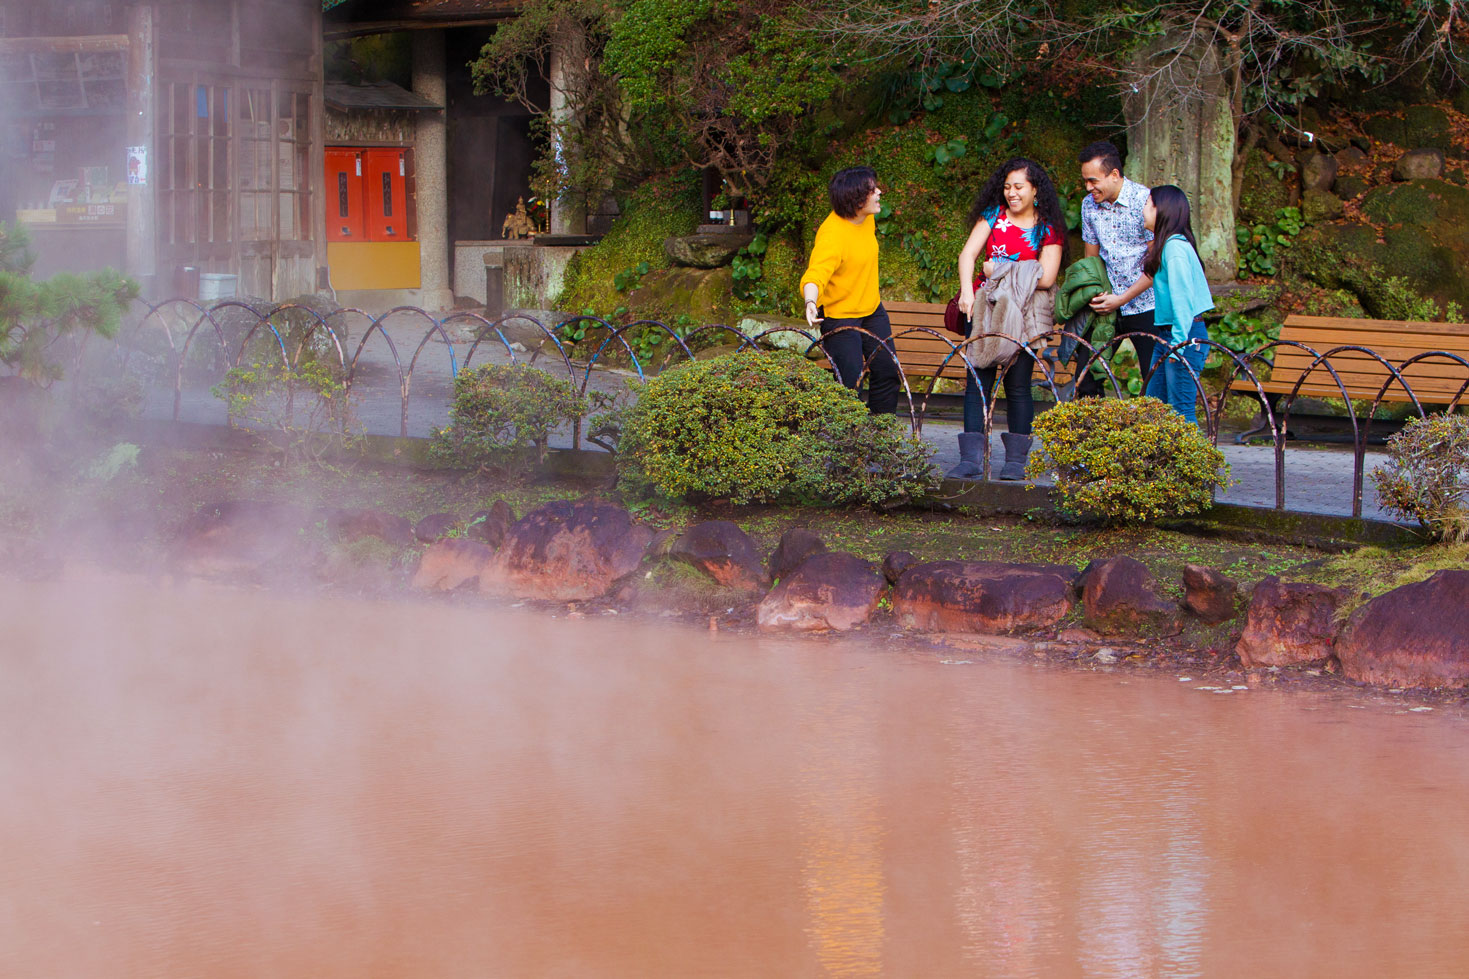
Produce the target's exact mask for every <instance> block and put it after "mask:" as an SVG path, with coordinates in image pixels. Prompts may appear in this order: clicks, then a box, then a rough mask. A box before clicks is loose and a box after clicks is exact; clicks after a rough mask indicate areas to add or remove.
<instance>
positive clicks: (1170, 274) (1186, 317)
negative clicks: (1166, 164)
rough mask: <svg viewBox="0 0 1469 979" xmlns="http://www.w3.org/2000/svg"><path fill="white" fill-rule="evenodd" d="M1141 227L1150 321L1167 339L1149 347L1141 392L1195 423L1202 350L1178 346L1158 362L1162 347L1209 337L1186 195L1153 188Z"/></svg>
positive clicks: (1209, 302)
mask: <svg viewBox="0 0 1469 979" xmlns="http://www.w3.org/2000/svg"><path fill="white" fill-rule="evenodd" d="M1143 225H1144V226H1145V227H1146V228H1147V229H1148V230H1149V231H1151V232H1152V233H1153V241H1152V243H1151V244H1150V245H1148V252H1147V254H1146V255H1145V256H1144V257H1143V272H1144V273H1146V274H1148V275H1150V276H1152V277H1153V294H1154V297H1155V298H1156V300H1157V308H1156V311H1155V312H1154V314H1153V322H1154V324H1156V326H1157V327H1158V329H1159V331H1160V332H1163V334H1164V337H1165V338H1166V341H1167V342H1166V343H1160V344H1158V345H1157V347H1155V348H1154V354H1153V365H1152V366H1153V376H1152V379H1151V380H1150V381H1148V390H1147V394H1148V396H1149V397H1153V398H1157V399H1158V400H1159V401H1166V402H1168V403H1169V404H1171V405H1172V406H1173V407H1174V408H1175V409H1176V410H1177V411H1178V413H1179V414H1180V415H1182V416H1183V417H1185V418H1187V419H1188V420H1189V421H1191V422H1194V423H1197V422H1198V413H1197V409H1196V403H1197V400H1198V396H1199V386H1198V382H1197V381H1196V380H1195V378H1196V377H1197V376H1198V374H1199V372H1200V371H1202V370H1203V369H1204V359H1205V357H1206V356H1207V354H1208V348H1207V347H1205V346H1203V345H1198V346H1189V347H1180V348H1179V349H1177V350H1175V351H1174V352H1173V354H1172V355H1171V356H1170V357H1169V358H1168V359H1167V360H1166V361H1164V360H1163V351H1164V349H1165V347H1166V346H1167V345H1170V344H1172V345H1176V344H1181V343H1185V342H1187V341H1189V340H1207V339H1208V338H1209V331H1208V330H1207V329H1206V328H1205V327H1204V319H1203V316H1202V315H1201V314H1203V313H1204V312H1205V311H1207V310H1210V309H1213V308H1214V297H1213V296H1212V295H1211V294H1210V292H1209V280H1208V279H1206V278H1205V277H1204V263H1203V262H1201V261H1200V260H1199V249H1198V245H1197V243H1196V242H1195V241H1194V229H1193V223H1192V222H1191V221H1190V220H1189V207H1188V195H1187V194H1185V193H1184V192H1183V191H1182V190H1180V189H1179V188H1177V187H1174V186H1173V185H1172V184H1165V185H1163V186H1162V187H1154V188H1153V191H1152V195H1151V196H1150V197H1149V198H1148V202H1147V204H1145V205H1143ZM1190 368H1192V370H1190Z"/></svg>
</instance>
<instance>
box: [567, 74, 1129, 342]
mask: <svg viewBox="0 0 1469 979" xmlns="http://www.w3.org/2000/svg"><path fill="white" fill-rule="evenodd" d="M984 81H990V82H993V79H989V78H984V77H983V76H981V77H980V78H976V77H975V73H974V71H973V69H972V68H968V67H966V66H955V65H941V66H939V69H938V71H937V72H934V73H930V74H927V75H920V74H916V73H915V74H913V75H911V76H910V75H905V76H902V77H899V78H895V79H890V80H887V81H885V82H881V83H874V84H871V85H868V86H866V87H864V88H863V89H862V91H861V92H857V93H849V96H848V103H849V104H848V105H846V106H845V107H844V108H843V109H842V111H841V114H840V116H836V115H834V116H833V118H832V119H831V120H829V123H828V128H830V129H831V130H832V132H831V133H830V134H829V135H828V137H826V138H822V139H821V140H819V141H815V142H813V144H812V145H811V146H810V147H809V148H807V149H805V150H804V151H803V152H792V153H791V154H790V155H789V156H787V157H786V158H784V159H783V160H781V161H778V162H777V164H776V165H775V167H774V168H773V172H772V175H771V179H770V180H769V183H768V184H767V186H766V187H765V188H764V189H763V190H760V191H755V192H752V193H751V194H750V198H749V200H750V206H751V211H752V220H753V222H754V224H755V227H756V230H757V231H758V232H759V234H758V235H757V237H756V240H755V242H754V243H753V244H752V246H751V247H750V248H747V249H746V250H745V251H744V252H743V253H742V254H741V255H740V256H738V257H737V258H736V259H735V261H734V265H733V269H731V268H724V269H716V270H712V271H711V272H709V273H704V274H688V273H696V272H697V271H698V270H677V269H674V268H673V267H672V263H671V262H670V261H669V259H668V257H667V256H666V254H665V253H664V248H663V242H664V240H665V239H666V238H668V237H671V236H677V235H686V234H690V233H692V232H693V231H694V229H695V226H696V225H697V224H699V223H700V217H701V215H700V211H699V207H700V199H699V194H698V185H697V182H696V179H695V175H693V174H690V172H689V171H688V170H687V168H683V169H682V170H680V169H679V168H677V167H674V168H670V169H669V170H668V171H666V172H665V173H662V174H659V175H656V176H654V177H652V178H650V179H648V180H647V181H645V182H643V183H641V184H639V185H637V186H636V187H635V188H633V189H632V190H631V191H629V192H627V193H626V194H624V195H623V196H622V197H621V198H620V204H621V207H622V216H621V217H620V218H619V219H618V220H617V222H616V223H615V224H614V225H613V227H612V230H611V231H610V232H609V233H608V234H607V235H606V237H604V238H603V239H602V240H601V241H600V242H599V243H598V244H597V245H595V246H593V247H592V248H590V249H588V250H587V251H585V252H583V253H582V254H580V255H578V256H577V257H576V258H575V259H574V260H573V263H572V266H571V268H570V269H569V270H568V273H567V278H566V287H565V290H564V292H563V293H562V295H561V297H560V300H559V307H560V308H561V309H564V310H568V311H574V312H584V311H592V312H594V313H596V314H598V315H601V316H604V317H609V318H616V319H623V320H628V319H635V318H643V317H653V318H659V319H665V320H676V319H678V318H680V317H687V318H688V319H689V320H691V321H693V322H698V323H705V322H724V323H732V322H734V321H735V320H737V319H738V318H739V317H740V316H742V315H744V314H747V313H761V312H769V313H779V314H783V315H788V316H794V315H797V314H798V313H799V302H798V299H797V295H798V291H797V287H798V279H799V277H800V274H801V271H802V270H803V269H804V268H805V264H806V257H807V255H808V254H809V252H810V248H811V244H812V241H813V239H814V237H815V234H816V229H817V228H818V227H819V226H820V224H821V222H822V220H823V219H824V218H825V217H826V215H827V213H828V212H829V210H830V203H829V201H828V198H827V192H826V183H827V180H828V179H829V178H830V176H831V174H832V173H834V172H836V171H837V170H839V169H841V168H842V167H847V166H855V165H858V164H867V165H870V166H872V167H874V168H875V169H876V170H877V172H878V178H879V180H880V182H881V183H882V185H883V188H884V190H885V195H884V198H883V200H884V205H885V207H884V210H883V213H882V214H881V215H880V216H879V219H878V231H879V238H880V249H881V269H882V273H881V274H882V294H883V297H884V298H885V299H889V300H909V301H925V302H934V301H937V302H942V301H945V300H947V299H948V297H949V295H950V294H952V292H953V291H954V290H955V289H956V288H957V284H956V280H955V271H954V270H955V268H956V267H957V261H958V255H959V248H960V247H961V246H962V245H963V243H964V239H965V237H966V236H967V234H968V230H969V229H968V228H967V227H966V226H965V217H966V215H967V213H968V210H969V206H970V203H971V200H972V197H973V195H974V194H975V193H976V192H977V191H978V189H979V185H980V184H981V183H982V182H983V180H984V179H985V177H986V176H988V174H989V173H990V171H991V170H992V169H993V168H995V167H996V166H998V165H999V164H1000V163H1002V162H1004V160H1006V159H1008V158H1009V157H1011V156H1015V155H1026V156H1030V157H1032V158H1034V159H1036V160H1038V161H1039V162H1040V163H1041V164H1042V165H1043V166H1045V167H1046V168H1047V170H1048V171H1049V172H1051V173H1052V174H1053V176H1054V177H1055V178H1056V179H1057V184H1058V189H1060V190H1061V191H1062V193H1063V194H1064V195H1066V203H1067V205H1068V207H1067V210H1068V213H1069V216H1070V218H1071V223H1072V229H1071V230H1073V231H1074V230H1075V229H1076V227H1077V226H1078V225H1077V220H1078V217H1079V213H1080V202H1081V197H1080V188H1079V186H1078V182H1077V179H1076V152H1077V150H1078V149H1080V147H1081V146H1082V145H1083V144H1084V143H1085V142H1086V141H1087V140H1089V139H1091V138H1094V136H1093V131H1091V130H1088V128H1087V123H1088V121H1089V120H1088V114H1089V113H1096V114H1097V116H1098V117H1100V118H1101V119H1103V120H1115V119H1116V118H1117V117H1118V116H1117V107H1116V105H1115V103H1112V102H1111V101H1110V100H1109V98H1108V97H1107V96H1106V94H1105V93H1101V92H1096V93H1094V94H1092V95H1091V96H1090V97H1089V98H1077V97H1075V96H1076V94H1077V93H1075V92H1067V91H1064V90H1062V89H1059V88H1058V89H1056V90H1053V91H1047V92H1042V93H1039V94H1037V93H1035V92H1033V91H1029V92H1020V91H1013V92H1011V91H1004V90H1001V89H997V88H990V87H986V86H985V85H984V84H983V82H984ZM925 106H926V108H925ZM1090 121H1096V120H1095V119H1092V120H1090ZM1073 237H1074V244H1075V245H1076V246H1077V248H1076V249H1074V250H1076V251H1078V252H1079V238H1075V236H1073Z"/></svg>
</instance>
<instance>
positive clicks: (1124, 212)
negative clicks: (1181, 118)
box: [1081, 177, 1154, 316]
mask: <svg viewBox="0 0 1469 979" xmlns="http://www.w3.org/2000/svg"><path fill="white" fill-rule="evenodd" d="M1150 193H1151V191H1149V190H1148V188H1146V187H1144V186H1143V185H1142V184H1139V183H1134V182H1133V181H1131V180H1128V179H1127V178H1125V177H1124V178H1123V180H1122V190H1121V191H1119V192H1118V194H1117V199H1116V200H1115V201H1107V202H1106V203H1104V204H1098V203H1097V202H1096V201H1094V200H1093V199H1092V195H1091V194H1087V195H1086V196H1085V197H1083V198H1082V199H1081V240H1082V241H1084V242H1086V243H1087V244H1088V245H1096V246H1098V247H1099V248H1100V249H1101V253H1102V264H1103V265H1105V266H1107V278H1108V279H1110V280H1111V282H1112V292H1113V294H1114V295H1120V294H1122V293H1124V292H1126V291H1127V290H1129V289H1131V288H1132V287H1133V285H1134V284H1135V283H1136V282H1137V280H1138V279H1141V278H1142V277H1143V256H1144V255H1145V254H1147V251H1148V244H1149V243H1150V242H1151V241H1152V240H1153V233H1152V232H1151V231H1149V230H1148V229H1147V228H1145V227H1143V205H1144V204H1146V203H1147V202H1148V195H1149V194H1150ZM1153 302H1154V300H1153V290H1152V289H1145V290H1143V291H1142V292H1141V293H1139V294H1138V295H1136V296H1133V297H1132V299H1131V301H1129V302H1126V303H1124V304H1123V305H1122V308H1121V309H1120V310H1119V312H1120V313H1122V314H1123V315H1124V316H1130V315H1131V314H1133V313H1146V312H1147V311H1148V310H1150V309H1152V308H1153Z"/></svg>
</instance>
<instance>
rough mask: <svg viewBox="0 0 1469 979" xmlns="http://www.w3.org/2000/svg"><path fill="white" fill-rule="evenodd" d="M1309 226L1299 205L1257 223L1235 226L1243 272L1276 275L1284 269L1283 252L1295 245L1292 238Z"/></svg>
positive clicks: (1240, 264) (1240, 270)
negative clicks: (1251, 225) (1271, 218)
mask: <svg viewBox="0 0 1469 979" xmlns="http://www.w3.org/2000/svg"><path fill="white" fill-rule="evenodd" d="M1305 226H1306V222H1305V220H1304V219H1303V218H1302V217H1301V209H1300V208H1298V207H1282V208H1280V209H1279V210H1278V211H1276V212H1275V219H1274V220H1273V221H1270V222H1268V223H1260V224H1256V225H1254V226H1253V227H1244V226H1240V227H1237V228H1235V230H1234V234H1235V240H1236V241H1237V242H1238V243H1239V274H1240V275H1242V276H1249V275H1274V274H1275V273H1276V272H1279V271H1280V258H1281V253H1282V252H1283V251H1284V250H1285V249H1287V248H1289V247H1290V246H1291V239H1293V238H1294V237H1295V236H1296V235H1298V234H1300V232H1301V229H1302V228H1304V227H1305Z"/></svg>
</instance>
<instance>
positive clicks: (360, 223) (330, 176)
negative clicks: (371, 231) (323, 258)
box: [325, 147, 368, 241]
mask: <svg viewBox="0 0 1469 979" xmlns="http://www.w3.org/2000/svg"><path fill="white" fill-rule="evenodd" d="M325 197H326V237H327V240H328V241H367V240H368V237H367V224H366V221H365V218H366V203H367V202H366V200H365V199H364V194H363V179H362V151H361V150H353V149H342V148H339V147H328V148H327V151H326V194H325Z"/></svg>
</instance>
